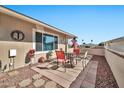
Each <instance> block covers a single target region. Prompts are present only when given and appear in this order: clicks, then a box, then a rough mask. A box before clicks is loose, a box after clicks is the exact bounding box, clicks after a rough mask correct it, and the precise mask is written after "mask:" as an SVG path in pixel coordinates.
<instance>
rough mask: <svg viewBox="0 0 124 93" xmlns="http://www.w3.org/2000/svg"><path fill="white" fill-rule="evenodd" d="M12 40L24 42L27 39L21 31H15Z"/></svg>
mask: <svg viewBox="0 0 124 93" xmlns="http://www.w3.org/2000/svg"><path fill="white" fill-rule="evenodd" d="M11 38H12V39H13V40H16V41H22V40H24V38H25V35H24V33H23V32H22V31H19V30H14V31H13V32H12V33H11Z"/></svg>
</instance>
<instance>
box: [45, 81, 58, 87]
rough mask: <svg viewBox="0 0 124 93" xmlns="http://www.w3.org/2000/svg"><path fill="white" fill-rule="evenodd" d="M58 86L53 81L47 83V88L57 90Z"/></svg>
mask: <svg viewBox="0 0 124 93" xmlns="http://www.w3.org/2000/svg"><path fill="white" fill-rule="evenodd" d="M56 87H57V84H56V83H55V82H53V81H49V82H47V83H46V85H45V88H56Z"/></svg>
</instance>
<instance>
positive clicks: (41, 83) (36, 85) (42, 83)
mask: <svg viewBox="0 0 124 93" xmlns="http://www.w3.org/2000/svg"><path fill="white" fill-rule="evenodd" d="M44 83H45V80H43V79H39V80H36V81H35V82H34V83H33V85H34V86H35V87H37V88H38V87H41V86H43V85H44Z"/></svg>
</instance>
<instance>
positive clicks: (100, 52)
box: [81, 48, 105, 56]
mask: <svg viewBox="0 0 124 93" xmlns="http://www.w3.org/2000/svg"><path fill="white" fill-rule="evenodd" d="M86 51H88V54H91V55H99V56H104V54H105V53H104V49H103V48H81V53H85V52H86Z"/></svg>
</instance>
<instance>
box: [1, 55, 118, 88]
mask: <svg viewBox="0 0 124 93" xmlns="http://www.w3.org/2000/svg"><path fill="white" fill-rule="evenodd" d="M37 65H39V64H38V63H37V64H34V65H32V66H31V67H34V66H37ZM31 67H29V66H26V67H23V68H19V69H16V70H14V71H11V72H7V73H4V74H0V87H1V88H8V87H9V88H10V87H11V88H15V87H16V88H20V87H26V88H36V87H38V88H62V86H60V85H59V84H57V83H56V82H54V81H52V80H50V79H48V78H47V77H45V76H44V75H41V74H39V73H37V72H36V71H34V70H32V69H31ZM105 70H106V71H105ZM105 72H107V73H105ZM108 77H109V78H108ZM70 87H71V88H91V87H92V88H94V87H118V85H117V83H116V81H115V79H114V76H113V74H112V72H111V69H110V67H109V66H108V64H107V62H106V60H105V57H103V56H93V58H92V59H91V61H90V62H89V64H88V65H87V67H86V68H85V70H82V71H81V72H80V73H79V75H78V76H77V78H76V79H75V80H74V81H73V82H72V84H71V85H70Z"/></svg>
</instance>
